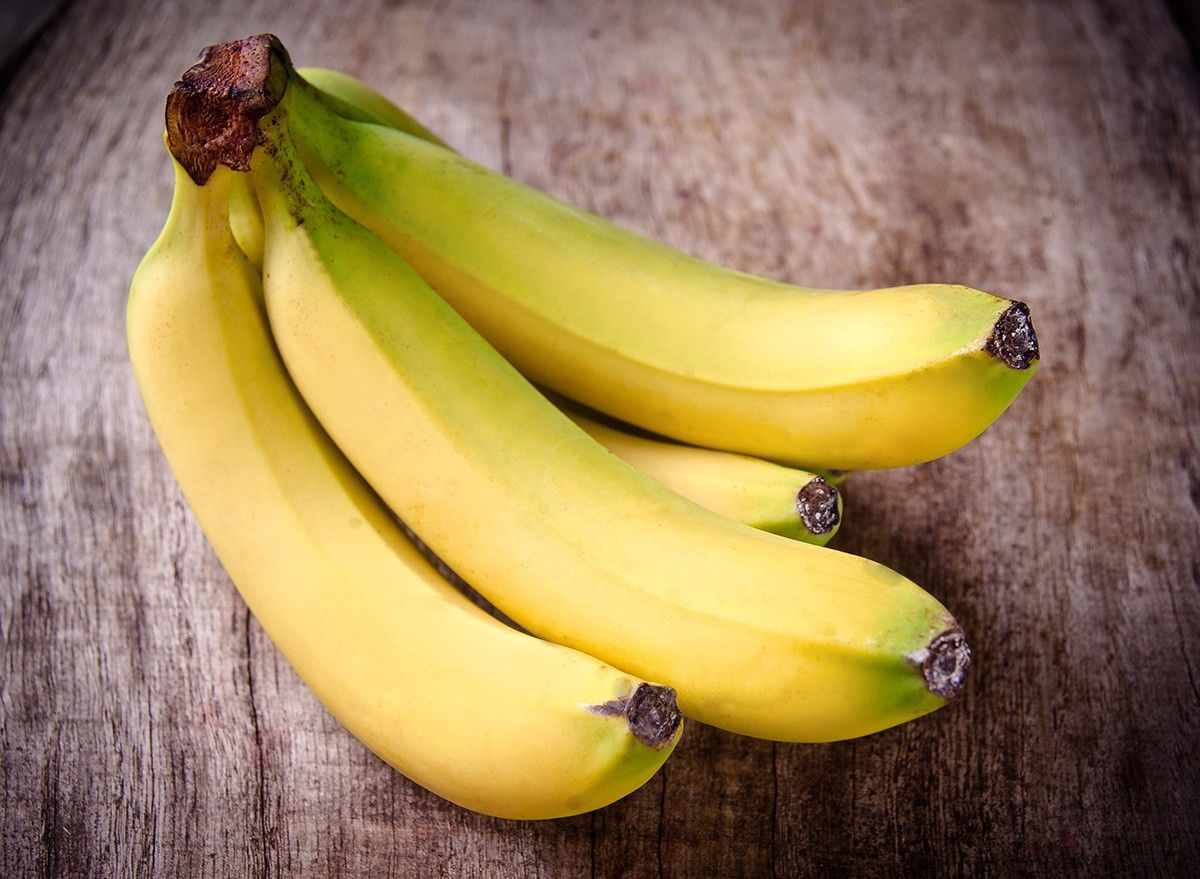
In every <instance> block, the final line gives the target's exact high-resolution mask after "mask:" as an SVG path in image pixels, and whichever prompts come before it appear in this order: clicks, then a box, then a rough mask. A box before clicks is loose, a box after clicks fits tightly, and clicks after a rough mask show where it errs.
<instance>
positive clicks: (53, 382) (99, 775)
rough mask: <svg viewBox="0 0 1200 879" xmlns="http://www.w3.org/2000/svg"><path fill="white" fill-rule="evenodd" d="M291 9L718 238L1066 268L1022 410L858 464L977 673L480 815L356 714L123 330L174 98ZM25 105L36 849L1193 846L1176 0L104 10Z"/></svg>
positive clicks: (368, 56)
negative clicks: (192, 74) (182, 492)
mask: <svg viewBox="0 0 1200 879" xmlns="http://www.w3.org/2000/svg"><path fill="white" fill-rule="evenodd" d="M262 30H272V31H275V32H276V33H278V34H279V35H280V36H281V37H282V38H283V40H284V42H285V43H286V44H287V45H288V47H289V48H290V49H291V51H292V53H293V56H294V57H295V58H296V59H297V61H298V62H299V63H303V64H319V65H324V66H329V67H336V68H340V69H344V70H346V71H348V72H350V73H353V74H356V75H359V76H361V77H363V78H365V79H367V80H369V81H371V82H373V83H375V84H377V85H379V86H380V87H382V88H383V89H384V90H385V91H386V92H387V93H388V94H390V95H391V96H392V97H394V98H396V99H397V100H399V101H400V102H401V103H402V104H404V105H405V106H406V107H408V108H409V109H411V110H412V111H413V112H414V113H415V114H416V115H417V116H418V118H420V119H422V120H423V121H425V122H426V123H427V124H429V125H430V126H431V127H432V128H433V129H434V130H436V131H438V132H439V133H441V134H442V135H443V136H444V137H445V138H446V139H447V140H448V141H449V142H450V143H452V144H454V145H455V146H457V147H459V148H461V149H462V150H463V151H464V152H465V153H467V154H468V155H470V156H471V157H473V158H475V159H477V160H479V161H482V162H484V163H485V164H488V165H490V166H492V167H496V168H502V169H504V170H505V171H507V172H509V173H511V174H513V175H514V176H516V177H518V178H520V179H522V180H525V181H527V182H529V183H532V184H534V185H536V186H538V187H541V188H543V189H545V190H547V191H549V192H551V193H553V194H555V195H558V196H561V197H564V198H566V199H568V200H570V201H573V202H575V203H577V204H580V205H582V206H584V207H587V208H589V209H592V210H595V211H597V212H599V213H601V214H604V215H605V216H608V217H610V218H612V219H614V220H616V221H618V222H621V223H624V224H626V225H628V226H630V227H633V228H635V229H638V230H640V231H642V232H645V233H648V234H650V235H652V236H654V237H657V238H659V239H662V240H664V241H666V242H668V243H670V244H672V245H675V246H677V247H681V248H683V249H685V250H688V251H690V252H693V253H696V254H698V255H700V256H704V257H707V258H711V259H715V260H717V261H720V262H723V263H727V264H730V265H733V266H736V267H739V268H742V269H746V270H749V271H753V272H756V273H760V274H765V275H770V276H774V277H778V278H782V279H785V280H791V281H796V282H805V283H812V284H820V285H830V286H846V287H855V286H868V285H883V284H892V283H905V282H916V281H925V280H942V281H960V282H964V283H969V284H973V285H976V286H979V287H982V288H984V289H987V290H991V291H995V292H997V293H1000V294H1003V295H1008V296H1011V297H1014V298H1020V299H1023V300H1025V301H1027V302H1029V303H1030V304H1031V306H1032V307H1033V311H1034V316H1035V319H1036V322H1037V327H1038V331H1039V334H1040V337H1041V342H1042V351H1043V356H1044V361H1043V366H1042V369H1041V372H1040V374H1039V375H1038V376H1037V377H1036V378H1035V380H1034V381H1033V382H1032V383H1031V384H1030V386H1029V387H1028V388H1027V390H1026V391H1025V392H1024V393H1023V395H1022V396H1021V398H1020V399H1019V400H1018V401H1017V402H1016V404H1015V405H1014V406H1013V407H1012V409H1011V410H1010V412H1009V413H1007V414H1006V415H1005V416H1004V417H1003V418H1001V419H1000V421H999V422H998V423H997V424H996V425H995V427H994V428H993V429H991V430H990V431H988V433H986V434H985V435H984V436H983V437H982V438H981V439H979V440H978V441H976V442H975V443H973V444H971V445H970V446H968V447H967V448H965V449H963V450H962V451H960V452H958V453H956V454H954V455H952V456H950V457H948V458H946V459H943V460H941V461H938V462H935V463H933V464H930V465H926V466H924V467H919V468H911V469H906V470H898V471H891V472H883V473H873V474H861V475H858V476H856V477H855V478H853V479H852V480H851V482H850V483H849V484H848V486H847V487H846V495H847V505H846V517H845V522H844V525H843V528H842V532H841V535H840V536H839V538H838V541H837V545H839V546H840V547H841V548H842V549H846V550H850V551H853V552H858V553H861V554H863V555H866V556H869V557H871V558H874V559H876V560H878V561H881V562H883V563H885V564H888V565H890V566H892V567H894V568H896V569H898V570H899V571H901V572H902V573H904V574H906V575H908V576H910V577H912V578H913V579H915V580H916V581H917V582H919V583H921V584H923V585H924V586H926V587H927V588H928V589H929V590H930V591H932V592H933V593H934V594H936V595H938V596H939V597H940V598H941V599H943V600H944V601H945V603H946V604H947V605H948V606H949V607H950V608H951V609H952V610H953V611H954V613H955V614H956V616H957V617H958V618H959V620H960V621H961V622H962V623H963V625H964V626H965V628H966V630H967V632H968V633H969V635H970V637H971V639H972V642H973V645H974V647H975V650H976V659H977V662H976V665H975V669H974V670H973V679H972V681H971V684H970V688H969V691H968V694H967V695H966V696H965V697H964V699H963V700H962V701H961V702H960V703H959V704H957V705H956V706H954V707H952V708H950V709H948V710H944V711H941V712H938V713H937V714H935V715H932V716H930V717H927V718H924V719H922V720H920V721H918V722H916V723H913V724H910V725H908V726H906V727H902V728H899V729H895V730H891V731H888V732H885V733H882V734H879V735H876V736H873V737H870V738H868V739H864V740H860V741H856V742H845V743H839V744H832V745H822V746H798V745H772V744H771V743H767V742H759V741H753V740H750V739H744V738H739V737H736V736H732V735H728V734H725V733H722V732H719V731H716V730H713V729H710V728H704V727H701V726H699V725H698V724H692V725H691V726H690V728H689V731H688V734H687V735H686V736H685V739H684V743H683V744H682V745H681V747H680V749H679V750H678V752H677V754H676V756H675V757H673V758H672V760H671V761H670V762H669V763H668V765H667V766H666V768H665V770H664V771H663V772H662V773H661V774H660V775H659V776H658V777H656V778H655V779H654V780H652V781H651V782H650V783H649V784H648V785H646V786H645V787H644V788H643V789H642V790H640V791H638V792H637V793H636V794H634V795H632V796H631V797H629V798H628V799H626V800H625V801H623V802H621V803H618V804H616V805H614V806H612V807H610V808H609V809H606V810H604V811H601V812H599V813H595V814H592V815H587V816H582V817H579V818H574V819H570V820H565V821H557V822H549V823H513V822H504V821H498V820H491V819H487V818H483V817H480V816H477V815H473V814H469V813H466V812H463V811H462V810H459V809H457V808H455V807H453V806H449V805H447V804H446V803H444V802H441V801H439V800H438V799H437V798H435V797H434V796H432V795H430V794H427V793H426V792H425V791H423V790H421V789H419V788H417V787H416V786H415V785H413V784H411V783H409V782H407V781H406V780H405V779H403V778H402V777H400V776H399V775H397V774H396V773H394V772H393V771H391V770H390V769H389V768H387V767H386V766H385V765H383V764H382V763H381V762H380V761H379V760H377V759H375V758H374V757H373V756H372V755H371V754H370V753H369V752H367V751H366V750H365V749H364V748H363V747H362V746H361V745H359V744H358V743H357V742H356V741H355V740H354V739H353V738H351V737H350V736H349V735H348V734H347V733H346V732H345V731H344V730H343V729H342V728H341V727H340V726H339V725H338V724H337V723H336V722H334V721H333V720H332V719H331V718H330V717H329V716H328V715H327V714H326V713H325V712H324V711H323V710H322V708H321V707H320V705H319V704H318V703H317V701H316V700H315V698H314V697H313V696H312V695H311V694H310V693H309V692H308V691H307V690H306V689H305V687H304V686H303V685H302V684H301V683H300V682H299V680H298V679H297V677H296V676H295V674H294V673H293V672H292V670H291V669H290V667H289V666H288V665H287V664H286V662H285V661H283V660H282V659H281V658H280V657H279V656H278V654H277V653H276V651H275V649H274V648H273V646H272V645H271V643H270V642H269V640H268V639H267V638H266V637H265V636H264V635H263V633H262V631H261V630H260V629H259V628H258V626H257V625H256V624H255V623H254V621H253V620H252V619H251V618H250V617H249V615H248V613H247V611H246V609H245V606H244V605H243V604H242V602H241V600H240V599H239V598H238V596H237V594H236V592H235V591H234V589H233V588H232V586H231V585H230V583H229V582H228V580H227V578H226V577H225V575H224V573H223V571H222V570H221V568H220V566H219V564H218V563H217V562H216V560H215V558H214V557H213V555H212V553H211V551H210V550H209V549H208V547H207V545H206V543H205V541H204V539H203V536H202V535H201V534H200V532H199V530H198V528H197V526H196V524H195V522H194V521H193V520H192V518H191V516H190V514H189V513H188V511H187V509H186V507H185V506H184V504H183V502H182V500H181V498H180V496H179V494H178V491H177V489H176V488H175V485H174V482H173V480H172V478H171V476H170V473H169V472H168V470H167V468H166V466H165V464H164V462H163V460H162V458H161V456H160V454H159V452H158V450H157V447H156V445H155V442H154V438H153V436H152V434H151V432H150V429H149V426H148V424H147V423H146V420H145V418H144V415H143V413H142V411H141V407H140V403H139V402H138V399H137V394H136V390H135V388H134V385H133V381H132V376H131V374H130V370H129V368H128V365H127V362H126V356H125V347H124V340H123V324H122V316H123V302H124V297H125V294H126V290H127V286H128V282H129V279H130V277H131V275H132V272H133V269H134V266H135V265H136V263H137V261H138V259H139V258H140V256H141V254H142V252H144V250H145V249H146V247H147V246H148V245H149V243H150V242H151V241H152V240H153V238H154V236H155V234H156V232H157V230H158V228H159V226H160V225H161V222H162V219H163V217H164V216H165V213H166V208H167V204H168V201H169V195H170V193H169V187H170V174H169V168H168V164H167V162H166V160H165V156H164V155H163V153H162V148H161V145H160V143H159V140H158V137H159V132H160V130H161V125H162V103H163V98H164V95H165V92H166V89H167V88H168V87H169V85H170V83H171V82H172V81H173V80H174V78H175V77H176V76H178V74H179V73H180V72H181V71H182V70H183V69H184V68H185V67H186V66H187V65H188V64H189V63H190V62H191V61H192V60H193V58H194V56H195V55H196V53H197V52H198V50H199V49H200V48H201V47H202V46H204V45H206V44H208V43H212V42H216V41H218V40H223V39H229V38H232V37H237V36H243V35H245V34H248V33H253V32H257V31H262ZM0 111H2V113H3V118H2V122H0V278H3V285H4V286H3V300H2V311H0V349H2V356H0V370H2V371H0V571H2V572H3V578H4V579H3V590H2V591H0V663H2V665H0V785H2V789H3V797H2V798H0V874H2V875H4V876H13V877H17V876H35V875H37V876H81V875H91V876H171V877H180V879H185V877H201V876H213V877H221V876H297V875H304V876H364V877H366V876H384V875H395V876H520V877H578V876H586V875H594V876H626V877H707V876H737V875H746V876H826V877H828V876H881V877H884V876H886V877H894V876H930V875H951V876H952V875H962V876H1034V875H1120V876H1183V875H1197V874H1198V873H1200V843H1198V841H1197V836H1196V834H1195V828H1196V827H1197V826H1198V822H1200V771H1198V766H1200V754H1198V750H1200V748H1198V746H1197V741H1198V740H1200V735H1198V734H1200V683H1198V682H1200V637H1198V636H1200V594H1198V586H1200V528H1198V524H1200V522H1198V518H1200V515H1198V512H1200V460H1198V458H1197V440H1198V434H1200V399H1198V396H1200V387H1198V379H1200V345H1198V344H1197V343H1196V337H1197V335H1198V334H1200V282H1198V280H1197V279H1198V278H1200V236H1198V234H1197V232H1198V230H1197V226H1198V222H1200V218H1198V210H1200V77H1198V76H1197V71H1196V69H1195V67H1194V66H1193V61H1192V58H1191V56H1190V55H1189V52H1188V48H1187V43H1186V42H1185V40H1184V38H1183V37H1182V36H1181V35H1180V33H1179V32H1178V31H1177V29H1176V26H1175V24H1174V23H1173V21H1172V18H1171V16H1170V14H1169V12H1168V10H1167V8H1166V6H1165V5H1160V4H1156V3H1142V4H1121V3H1117V2H1101V0H1073V2H1066V3H1063V4H1044V3H1038V2H1034V0H1029V2H1023V0H1004V2H996V3H988V4H959V3H935V2H926V0H921V2H911V3H904V4H878V3H872V2H867V0H862V2H857V0H839V2H832V0H830V2H814V3H795V4H792V5H786V4H782V3H780V4H774V3H750V2H745V3H741V4H734V3H728V4H725V3H722V4H718V3H710V2H702V3H689V2H684V0H678V2H653V3H652V2H646V3H640V4H625V3H620V2H616V0H613V2H604V3H601V2H593V3H588V4H575V3H569V2H558V3H518V2H515V0H504V2H491V3H487V4H473V3H467V2H464V0H449V2H443V3H432V2H412V3H407V4H403V3H379V4H374V3H365V2H363V3H345V4H321V3H318V2H316V0H287V2H282V0H278V2H274V0H273V2H264V3H258V4H254V5H253V6H252V7H250V8H249V9H247V8H246V4H243V3H240V2H233V0H230V2H226V3H212V4H204V3H196V2H191V3H187V4H184V3H155V2H150V0H142V2H127V3H116V2H112V3H102V2H94V0H78V2H76V3H74V4H72V6H71V7H70V9H69V10H68V12H67V13H66V14H65V15H63V16H62V17H61V18H60V19H59V20H57V21H56V22H55V23H54V24H53V25H52V27H51V28H50V29H48V31H47V32H46V33H45V34H43V35H42V36H41V38H40V39H39V41H38V43H37V44H36V45H35V46H34V47H33V49H32V51H31V52H30V53H29V55H28V57H27V58H26V59H25V61H24V63H23V65H22V67H21V68H20V69H19V70H18V71H17V72H16V73H15V75H14V76H13V78H12V80H11V82H10V86H9V88H8V89H7V91H6V92H5V93H4V94H3V95H2V96H0Z"/></svg>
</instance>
